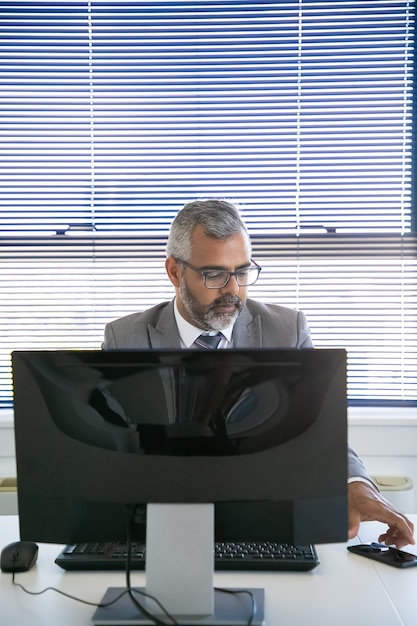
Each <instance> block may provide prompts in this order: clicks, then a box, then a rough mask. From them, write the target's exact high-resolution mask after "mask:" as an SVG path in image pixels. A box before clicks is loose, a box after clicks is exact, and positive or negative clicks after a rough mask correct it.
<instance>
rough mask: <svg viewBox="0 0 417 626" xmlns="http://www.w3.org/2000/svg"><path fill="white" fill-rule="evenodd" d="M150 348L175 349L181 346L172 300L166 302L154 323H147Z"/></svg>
mask: <svg viewBox="0 0 417 626" xmlns="http://www.w3.org/2000/svg"><path fill="white" fill-rule="evenodd" d="M148 333H149V343H150V346H151V348H155V349H157V350H158V349H160V348H162V349H170V350H176V349H179V348H181V341H180V336H179V334H178V328H177V323H176V321H175V315H174V301H173V300H171V302H168V304H167V306H166V307H164V308H163V309H162V311H161V314H160V315H159V317H158V319H157V320H156V323H155V325H151V324H148Z"/></svg>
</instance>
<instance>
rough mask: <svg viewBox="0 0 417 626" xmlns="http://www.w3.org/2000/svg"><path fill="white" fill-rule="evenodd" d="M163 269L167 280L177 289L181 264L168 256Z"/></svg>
mask: <svg viewBox="0 0 417 626" xmlns="http://www.w3.org/2000/svg"><path fill="white" fill-rule="evenodd" d="M165 269H166V272H167V274H168V278H169V280H170V281H171V283H172V284H173V285H174V287H179V286H180V274H181V264H180V263H178V262H177V261H176V260H175V259H174V257H173V256H169V257H167V258H166V259H165Z"/></svg>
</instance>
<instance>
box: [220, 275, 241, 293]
mask: <svg viewBox="0 0 417 626" xmlns="http://www.w3.org/2000/svg"><path fill="white" fill-rule="evenodd" d="M239 290H240V287H239V285H238V282H237V278H236V276H231V277H230V278H229V281H228V283H227V285H225V286H224V287H222V289H221V291H224V292H225V293H231V294H233V295H234V296H237V294H238V293H239Z"/></svg>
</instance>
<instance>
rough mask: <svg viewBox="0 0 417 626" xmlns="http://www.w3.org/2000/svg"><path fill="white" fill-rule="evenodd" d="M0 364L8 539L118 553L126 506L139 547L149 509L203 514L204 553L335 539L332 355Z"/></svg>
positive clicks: (197, 354)
mask: <svg viewBox="0 0 417 626" xmlns="http://www.w3.org/2000/svg"><path fill="white" fill-rule="evenodd" d="M12 361H13V381H14V394H15V396H14V410H15V436H16V460H17V470H18V474H17V477H18V502H19V517H20V532H21V538H22V539H27V540H34V541H42V542H52V543H76V542H81V541H103V540H104V541H114V540H120V541H124V540H125V538H126V527H127V524H129V519H130V515H131V511H132V506H134V507H135V518H134V524H133V528H132V532H133V536H134V538H137V539H144V538H145V533H146V521H147V520H146V518H147V515H146V511H147V505H149V504H150V503H152V504H164V505H166V504H170V503H171V504H174V503H176V504H180V503H182V504H188V505H190V504H193V505H195V504H199V503H200V504H203V503H206V504H207V503H214V514H215V522H214V533H215V539H216V540H225V541H243V540H254V541H259V540H265V541H267V540H269V541H271V540H272V541H279V542H288V543H298V544H306V543H321V542H326V543H327V542H333V541H344V540H346V537H347V504H346V490H347V488H346V483H347V454H346V451H347V439H346V431H347V427H346V353H345V351H344V350H313V349H308V350H272V349H271V350H265V349H264V350H256V349H252V350H251V349H247V350H217V351H198V350H176V351H172V350H160V351H156V350H143V351H112V352H102V351H55V352H54V351H47V352H43V351H29V352H28V351H21V352H19V351H16V352H14V353H13V355H12ZM140 623H142V622H140Z"/></svg>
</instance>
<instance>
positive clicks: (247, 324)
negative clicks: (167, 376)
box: [148, 300, 262, 350]
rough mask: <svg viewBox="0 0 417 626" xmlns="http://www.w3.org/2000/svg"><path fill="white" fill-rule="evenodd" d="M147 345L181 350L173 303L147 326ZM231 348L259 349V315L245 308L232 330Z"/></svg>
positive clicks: (260, 335)
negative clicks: (254, 314) (253, 314)
mask: <svg viewBox="0 0 417 626" xmlns="http://www.w3.org/2000/svg"><path fill="white" fill-rule="evenodd" d="M148 333H149V343H150V347H151V348H155V349H160V348H162V349H171V350H176V349H179V348H181V341H180V336H179V334H178V328H177V324H176V322H175V316H174V301H173V300H172V301H171V302H169V303H168V304H167V306H166V307H164V308H163V309H162V311H161V313H160V315H159V317H158V319H157V320H156V322H155V324H148ZM233 347H235V348H261V347H262V326H261V318H260V316H259V315H256V317H252V315H251V314H250V313H249V310H248V308H247V306H244V307H243V310H242V312H241V314H240V315H239V317H238V318H237V320H236V322H235V325H234V328H233Z"/></svg>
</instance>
